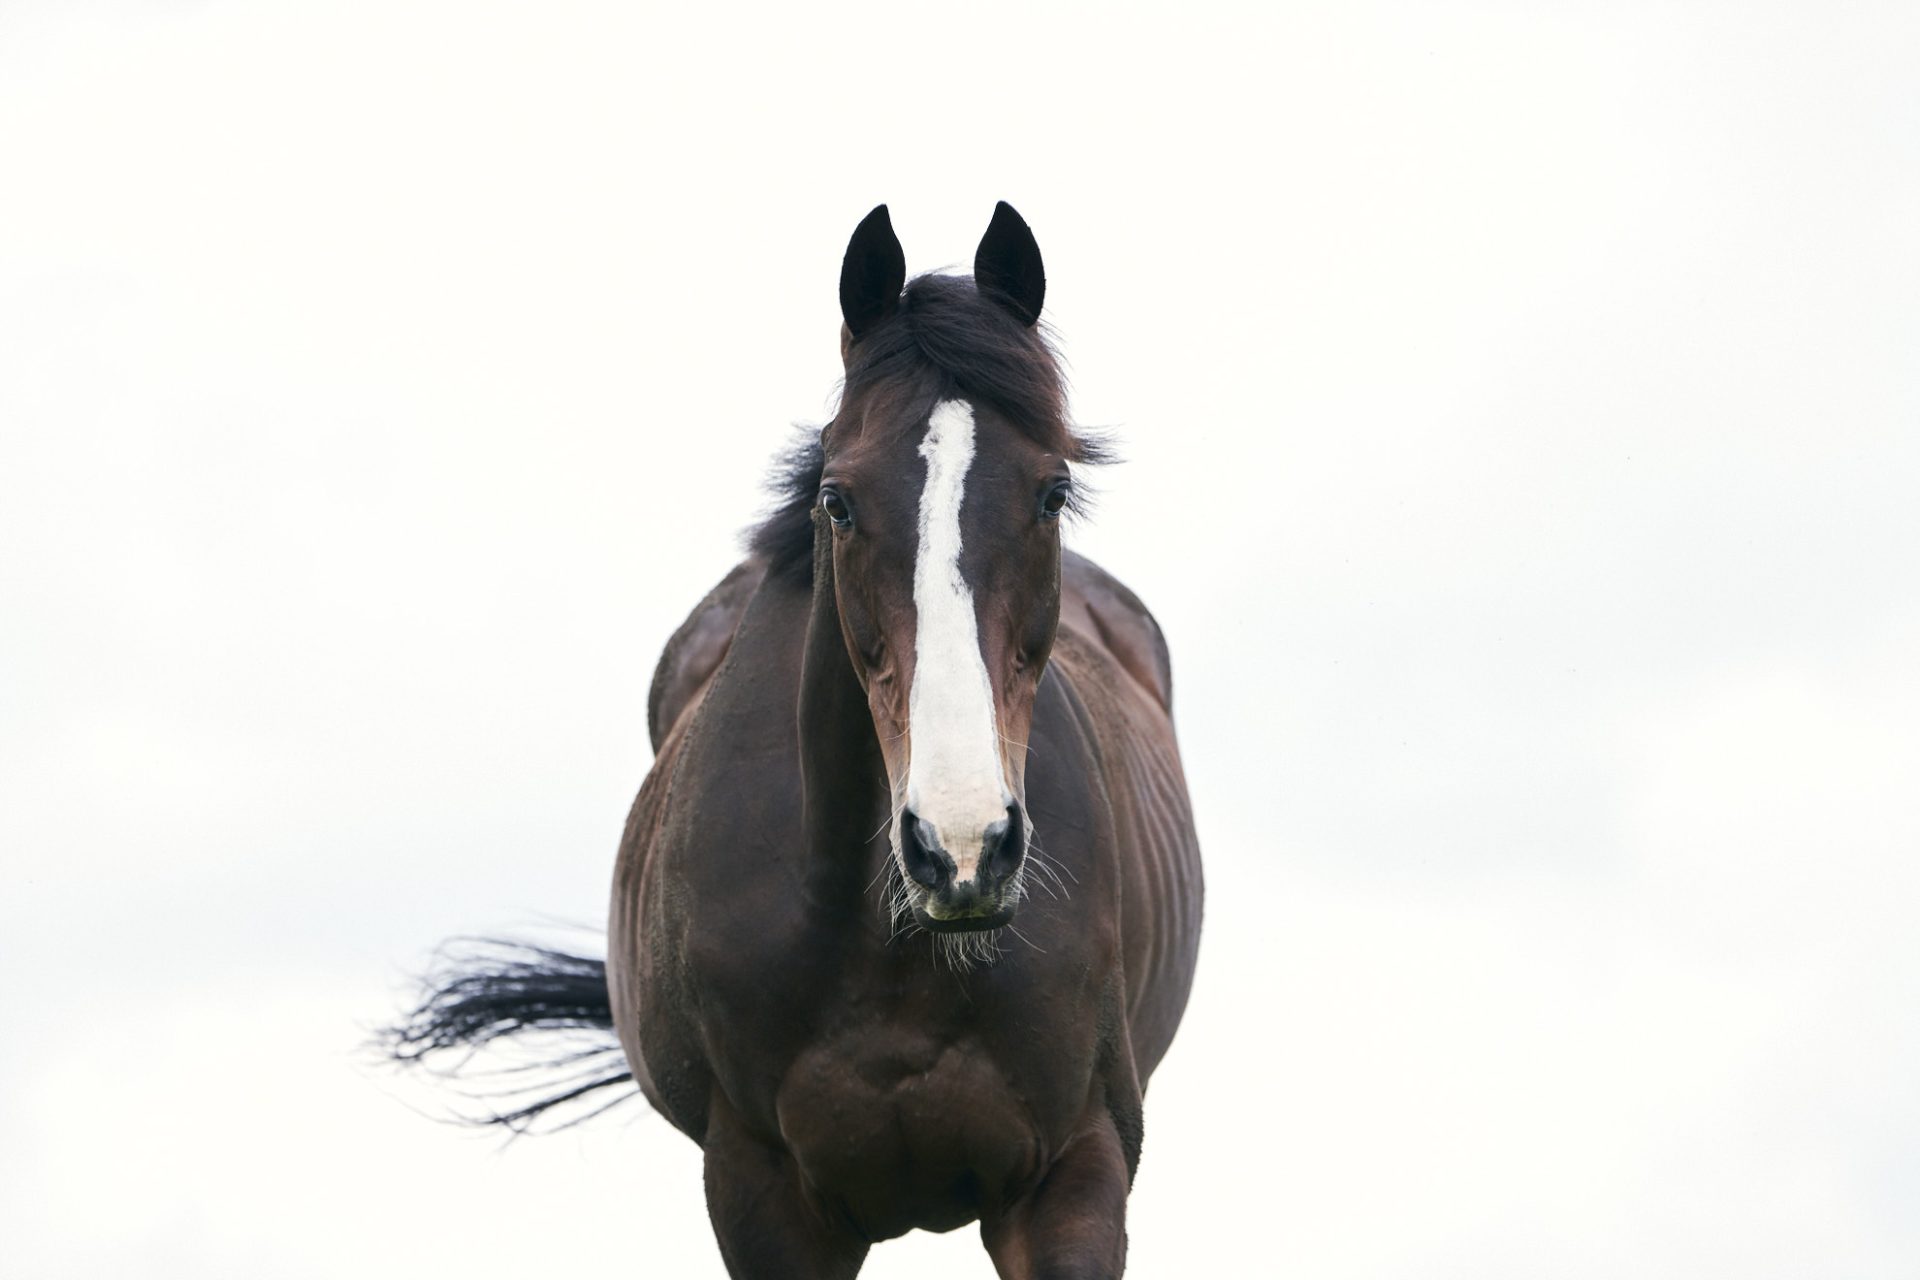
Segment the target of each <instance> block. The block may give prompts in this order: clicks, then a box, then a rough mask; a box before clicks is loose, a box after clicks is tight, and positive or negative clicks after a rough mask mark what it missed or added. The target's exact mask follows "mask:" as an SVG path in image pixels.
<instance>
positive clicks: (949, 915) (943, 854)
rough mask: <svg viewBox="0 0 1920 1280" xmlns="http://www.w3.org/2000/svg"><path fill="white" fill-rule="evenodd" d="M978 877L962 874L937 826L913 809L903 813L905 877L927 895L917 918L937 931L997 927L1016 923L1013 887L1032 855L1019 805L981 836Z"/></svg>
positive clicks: (919, 904) (975, 870)
mask: <svg viewBox="0 0 1920 1280" xmlns="http://www.w3.org/2000/svg"><path fill="white" fill-rule="evenodd" d="M979 838H980V849H979V854H978V856H977V857H975V858H972V859H970V860H969V861H971V862H972V864H973V874H972V875H971V876H970V877H968V878H965V879H962V878H961V876H960V872H959V868H958V867H957V866H956V864H955V860H954V857H953V855H952V854H951V853H950V852H948V850H947V849H946V848H944V847H943V846H942V844H941V842H940V833H939V831H938V830H937V829H936V828H935V827H934V825H933V824H932V823H930V822H928V821H926V820H925V819H924V818H921V817H920V816H919V815H917V814H915V813H914V812H913V811H912V810H911V809H909V810H907V811H906V812H904V813H902V814H901V815H900V857H901V861H902V862H903V863H904V864H905V867H906V873H907V876H908V878H909V879H910V880H912V882H913V883H914V884H915V885H918V886H919V887H920V889H921V890H922V891H923V892H922V894H921V896H920V901H919V902H917V903H916V904H914V908H913V916H914V919H915V920H916V921H917V922H918V923H919V924H920V925H921V926H922V927H923V928H926V929H930V930H932V931H933V932H935V933H959V932H966V931H969V930H976V929H998V928H1000V927H1001V926H1002V925H1004V924H1007V923H1008V922H1009V921H1011V920H1012V919H1013V911H1014V906H1015V904H1016V902H1017V901H1018V898H1017V895H1015V893H1014V892H1013V890H1014V885H1015V883H1016V881H1017V879H1018V876H1019V874H1020V864H1021V863H1022V862H1023V861H1025V859H1026V854H1027V824H1026V815H1025V814H1023V813H1022V812H1021V811H1020V806H1019V805H1018V804H1010V805H1008V806H1007V815H1006V817H1004V818H1001V819H999V820H998V821H996V822H993V823H991V824H989V825H988V826H987V827H986V829H985V830H984V831H982V832H981V833H980V837H979Z"/></svg>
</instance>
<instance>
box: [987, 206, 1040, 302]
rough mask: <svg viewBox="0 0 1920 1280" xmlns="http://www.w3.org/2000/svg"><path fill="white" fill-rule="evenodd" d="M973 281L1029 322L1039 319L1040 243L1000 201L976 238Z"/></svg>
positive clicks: (1018, 216) (1021, 220) (1024, 224)
mask: <svg viewBox="0 0 1920 1280" xmlns="http://www.w3.org/2000/svg"><path fill="white" fill-rule="evenodd" d="M973 282H974V284H975V285H976V286H978V288H979V289H980V291H981V292H982V293H985V294H989V295H991V296H992V298H993V300H994V301H995V302H998V303H999V304H1000V305H1001V306H1003V307H1005V308H1006V309H1007V310H1009V311H1011V312H1013V314H1014V315H1016V316H1018V317H1019V318H1020V323H1021V324H1032V323H1033V322H1034V321H1036V320H1038V319H1039V318H1040V304H1041V303H1042V302H1043V301H1045V300H1046V296H1047V273H1046V269H1045V268H1044V267H1042V266H1041V265H1040V246H1039V245H1038V244H1037V243H1035V241H1034V238H1033V231H1032V230H1031V229H1030V228H1029V227H1028V226H1027V224H1026V220H1025V219H1023V218H1022V217H1021V216H1020V215H1019V214H1017V213H1015V212H1014V211H1013V206H1012V205H1010V204H1008V203H1007V202H1006V201H1005V200H1002V201H1001V202H1000V203H999V204H996V205H995V206H993V221H992V222H989V223H988V224H987V234H986V235H984V236H981V237H980V248H979V249H977V250H976V251H975V252H974V255H973Z"/></svg>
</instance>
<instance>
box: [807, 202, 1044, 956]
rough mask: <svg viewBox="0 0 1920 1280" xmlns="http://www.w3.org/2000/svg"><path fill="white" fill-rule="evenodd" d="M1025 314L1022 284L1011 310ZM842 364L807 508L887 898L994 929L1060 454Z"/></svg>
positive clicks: (1010, 896)
mask: <svg viewBox="0 0 1920 1280" xmlns="http://www.w3.org/2000/svg"><path fill="white" fill-rule="evenodd" d="M1007 212H1008V213H1009V214H1011V210H1008V211H1007ZM882 217H883V219H884V215H882ZM871 221H872V219H869V222H871ZM1014 221H1015V222H1018V218H1017V215H1015V216H1014ZM999 222H1000V219H999V218H998V217H997V218H996V225H998V224H999ZM865 225H866V224H863V227H864V226H865ZM1018 229H1019V231H1020V232H1021V233H1025V224H1024V223H1019V227H1018ZM886 235H887V238H888V239H889V240H890V239H891V235H892V232H891V228H887V230H886ZM990 237H991V233H990ZM859 243H860V237H859V235H858V234H856V237H855V248H854V249H850V250H849V259H850V260H851V259H852V258H853V255H854V252H855V250H856V249H857V248H858V247H859ZM1027 243H1028V244H1029V245H1030V244H1031V237H1030V236H1028V237H1027ZM895 251H896V252H897V247H896V250H895ZM1034 252H1035V253H1036V254H1037V250H1036V251H1034ZM1035 273H1036V275H1037V257H1036V259H1035ZM976 277H977V278H981V279H985V278H987V276H986V275H985V274H984V273H982V272H981V270H980V264H979V263H978V262H976ZM891 287H892V290H893V292H894V294H896V295H897V293H898V289H899V284H898V282H897V281H896V282H894V283H893V284H892V286H891ZM983 292H984V291H983ZM842 294H843V303H844V302H845V294H846V290H845V287H844V285H843V289H842ZM995 300H996V301H1001V300H1000V299H998V298H996V299H995ZM1002 305H1008V304H1007V303H1006V302H1002ZM846 310H847V312H848V331H847V341H848V343H849V345H850V346H851V344H852V343H854V342H855V341H857V338H856V336H855V335H857V334H858V333H859V330H858V329H856V328H855V326H854V319H855V316H854V314H853V309H852V308H846ZM1037 313H1038V298H1037V297H1034V298H1033V299H1032V311H1031V312H1030V313H1028V315H1027V316H1026V318H1025V322H1026V323H1028V324H1030V323H1031V317H1032V316H1033V315H1037ZM1016 314H1018V313H1016ZM995 318H996V319H998V317H995ZM854 367H855V366H854V365H853V362H852V361H850V379H849V386H848V394H847V399H846V402H845V403H844V404H843V406H842V410H841V412H840V414H839V416H838V417H837V418H836V419H835V420H834V422H833V423H832V424H831V425H830V426H829V427H828V428H827V430H826V432H825V433H823V436H822V450H823V455H824V466H823V469H822V473H821V485H820V493H819V501H818V507H817V512H816V520H817V521H818V522H819V525H818V528H819V531H820V533H821V535H822V536H826V537H829V538H831V546H832V562H833V585H834V594H835V600H836V603H837V605H838V608H839V615H840V622H841V630H842V633H843V635H844V638H845V641H846V648H847V654H848V657H849V659H850V660H851V661H852V664H853V667H854V670H855V671H856V672H857V673H858V674H859V677H860V681H861V683H862V685H863V686H864V687H865V689H866V694H867V702H868V706H869V708H870V709H871V711H872V715H873V726H874V731H875V734H876V735H877V737H878V739H879V742H880V746H881V751H882V755H883V757H884V759H885V761H886V768H887V774H888V778H889V781H890V783H891V787H892V795H893V801H894V817H893V826H892V835H893V849H894V855H895V857H896V858H897V859H898V861H899V869H900V871H901V873H902V886H903V891H904V894H905V901H904V905H905V906H907V907H908V908H910V909H911V911H912V914H913V917H914V919H915V920H916V921H917V922H918V923H920V924H921V925H922V926H924V927H926V928H928V929H932V930H935V931H940V932H955V931H965V930H977V929H990V928H995V927H998V926H1000V925H1004V924H1006V923H1007V922H1008V921H1010V920H1011V919H1012V918H1013V913H1014V909H1015V907H1016V906H1017V905H1018V903H1019V900H1020V898H1021V896H1022V888H1021V886H1022V870H1023V867H1024V864H1025V861H1026V857H1027V850H1028V841H1029V836H1030V826H1029V823H1028V820H1027V811H1026V804H1025V782H1026V750H1027V737H1028V733H1029V730H1030V727H1031V725H1032V719H1033V704H1034V696H1035V692H1036V690H1037V688H1038V685H1039V681H1040V676H1041V672H1042V671H1043V670H1044V669H1045V666H1046V661H1047V655H1048V653H1049V652H1050V651H1051V649H1052V646H1053V639H1054V631H1055V629H1056V627H1057V625H1058V623H1059V618H1060V515H1061V512H1062V510H1063V508H1064V507H1065V506H1066V505H1067V502H1068V499H1069V495H1070V489H1069V486H1070V484H1071V480H1070V477H1069V475H1068V469H1067V459H1066V458H1065V457H1064V456H1062V455H1061V454H1059V453H1056V452H1052V451H1050V450H1049V449H1048V448H1047V447H1046V446H1045V444H1043V443H1041V442H1040V441H1039V440H1037V439H1036V435H1037V434H1039V433H1036V432H1033V431H1031V430H1022V429H1021V428H1020V427H1019V426H1018V425H1016V424H1015V423H1013V422H1012V421H1010V420H1009V419H1008V418H1007V417H1006V416H1004V415H1003V414H1002V413H1001V412H1000V411H998V410H996V409H995V408H994V407H992V406H991V405H988V404H986V403H982V402H980V401H978V400H973V399H969V398H966V397H964V396H960V395H958V394H949V395H943V396H936V397H935V398H934V399H933V400H932V402H931V406H930V407H929V401H928V398H927V397H926V396H925V395H924V394H908V393H903V392H902V391H901V389H900V388H898V387H891V388H890V387H888V386H887V385H885V384H884V383H882V384H879V385H875V386H856V385H855V384H854V381H853V379H852V377H851V373H852V372H853V369H854Z"/></svg>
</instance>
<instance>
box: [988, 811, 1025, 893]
mask: <svg viewBox="0 0 1920 1280" xmlns="http://www.w3.org/2000/svg"><path fill="white" fill-rule="evenodd" d="M1026 852H1027V822H1026V815H1024V814H1022V813H1021V812H1020V806H1019V805H1017V804H1010V805H1008V806H1007V816H1006V817H1004V818H1002V819H1000V821H998V822H996V823H994V824H993V825H992V826H990V827H988V828H987V830H986V839H985V840H984V841H983V842H982V845H981V849H980V862H981V865H982V866H984V867H985V868H986V869H987V870H988V871H990V872H992V873H993V874H994V875H996V876H1010V875H1012V874H1013V873H1014V871H1015V870H1016V869H1017V868H1018V867H1019V866H1020V859H1021V858H1023V857H1025V856H1026Z"/></svg>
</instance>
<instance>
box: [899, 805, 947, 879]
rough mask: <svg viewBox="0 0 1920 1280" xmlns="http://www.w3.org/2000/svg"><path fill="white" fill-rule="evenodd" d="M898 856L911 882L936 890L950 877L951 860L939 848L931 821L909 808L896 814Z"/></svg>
mask: <svg viewBox="0 0 1920 1280" xmlns="http://www.w3.org/2000/svg"><path fill="white" fill-rule="evenodd" d="M900 857H901V860H902V861H903V862H905V863H906V864H907V874H908V875H909V876H911V877H913V880H914V883H916V884H919V885H921V886H923V887H924V888H928V889H936V890H937V889H939V888H941V887H942V886H944V885H946V884H948V883H949V882H951V881H952V879H953V859H952V858H949V857H948V856H947V851H946V850H945V849H942V848H941V847H940V836H939V833H938V832H936V831H935V830H934V829H933V824H932V823H931V822H928V821H927V820H926V819H925V818H922V817H920V816H919V815H918V814H916V813H914V812H913V811H912V810H911V809H909V810H907V811H906V812H905V813H903V814H901V815H900Z"/></svg>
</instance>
